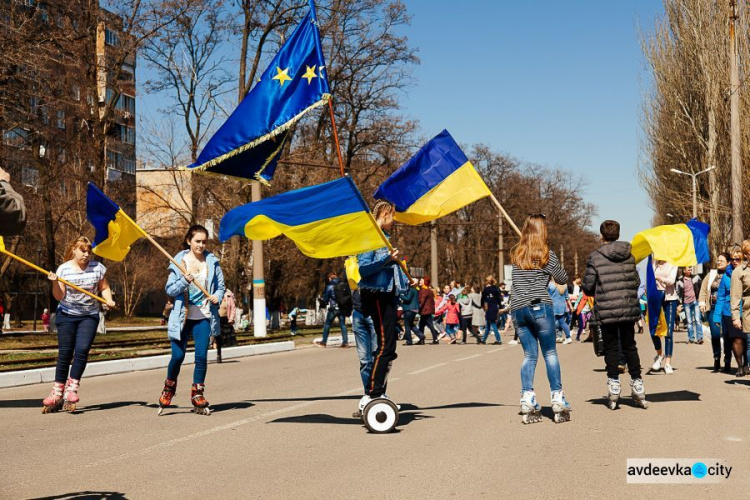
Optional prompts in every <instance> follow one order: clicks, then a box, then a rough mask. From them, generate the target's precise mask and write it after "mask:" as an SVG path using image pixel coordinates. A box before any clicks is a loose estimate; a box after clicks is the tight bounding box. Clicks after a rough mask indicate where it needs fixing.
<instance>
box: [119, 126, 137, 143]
mask: <svg viewBox="0 0 750 500" xmlns="http://www.w3.org/2000/svg"><path fill="white" fill-rule="evenodd" d="M120 140H121V141H122V142H124V143H125V144H135V129H134V128H133V127H126V126H125V125H120Z"/></svg>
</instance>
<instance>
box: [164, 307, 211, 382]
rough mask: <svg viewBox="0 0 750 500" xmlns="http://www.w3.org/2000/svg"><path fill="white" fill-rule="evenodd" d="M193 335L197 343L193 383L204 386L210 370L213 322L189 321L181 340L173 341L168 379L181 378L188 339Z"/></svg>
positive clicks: (204, 320) (183, 329)
mask: <svg viewBox="0 0 750 500" xmlns="http://www.w3.org/2000/svg"><path fill="white" fill-rule="evenodd" d="M191 335H192V337H193V342H195V368H194V369H193V383H194V384H203V383H204V382H205V381H206V370H207V368H208V344H209V338H210V337H211V320H209V319H189V320H187V321H185V326H184V327H183V328H182V333H181V335H180V340H174V339H172V359H170V360H169V366H168V367H167V378H168V379H169V380H177V377H179V376H180V368H182V362H183V361H185V351H187V343H188V337H190V336H191Z"/></svg>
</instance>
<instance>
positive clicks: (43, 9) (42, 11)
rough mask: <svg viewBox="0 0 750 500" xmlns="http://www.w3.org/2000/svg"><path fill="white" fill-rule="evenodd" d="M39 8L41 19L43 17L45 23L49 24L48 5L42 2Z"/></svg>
mask: <svg viewBox="0 0 750 500" xmlns="http://www.w3.org/2000/svg"><path fill="white" fill-rule="evenodd" d="M38 10H39V19H41V20H42V22H43V23H45V24H49V13H48V12H47V6H46V5H45V4H43V3H40V4H39V7H38Z"/></svg>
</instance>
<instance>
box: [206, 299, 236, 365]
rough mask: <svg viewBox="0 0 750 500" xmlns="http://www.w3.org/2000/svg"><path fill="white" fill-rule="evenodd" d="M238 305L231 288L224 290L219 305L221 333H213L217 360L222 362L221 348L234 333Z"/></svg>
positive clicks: (212, 337)
mask: <svg viewBox="0 0 750 500" xmlns="http://www.w3.org/2000/svg"><path fill="white" fill-rule="evenodd" d="M236 308H237V305H236V304H235V301H234V294H233V293H232V291H231V290H229V289H226V290H224V297H223V298H222V299H221V304H220V305H219V334H218V335H212V336H211V339H212V340H213V342H212V343H213V348H214V349H216V362H217V363H221V362H222V358H221V348H222V347H224V344H225V343H227V342H229V341H230V340H231V338H232V336H233V335H234V313H235V309H236Z"/></svg>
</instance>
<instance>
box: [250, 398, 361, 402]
mask: <svg viewBox="0 0 750 500" xmlns="http://www.w3.org/2000/svg"><path fill="white" fill-rule="evenodd" d="M361 398H362V396H313V397H311V398H272V399H253V401H255V402H256V403H288V402H292V401H336V400H339V399H357V400H359V399H361Z"/></svg>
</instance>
